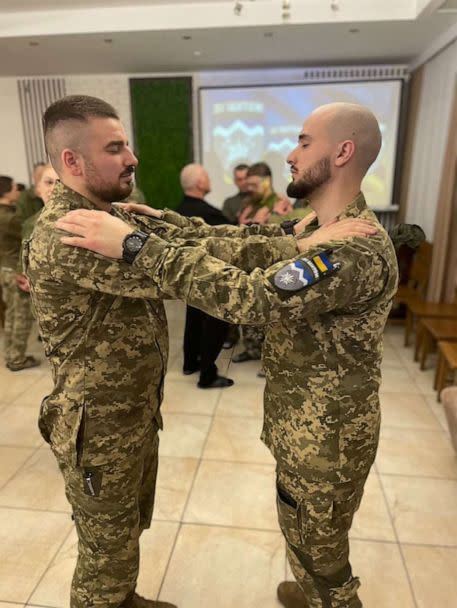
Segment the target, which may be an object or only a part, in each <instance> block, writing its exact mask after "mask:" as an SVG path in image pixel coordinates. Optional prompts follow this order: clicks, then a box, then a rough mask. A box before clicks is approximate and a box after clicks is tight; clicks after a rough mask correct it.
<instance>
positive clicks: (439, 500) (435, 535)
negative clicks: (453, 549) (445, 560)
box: [381, 475, 457, 546]
mask: <svg viewBox="0 0 457 608" xmlns="http://www.w3.org/2000/svg"><path fill="white" fill-rule="evenodd" d="M381 482H382V484H383V486H384V489H385V491H386V495H387V501H388V505H389V510H390V513H391V515H392V519H393V522H394V526H395V528H396V531H397V534H398V538H399V540H400V542H404V543H418V544H425V545H443V546H457V517H456V505H457V481H448V480H444V479H426V478H423V477H422V478H421V477H400V476H399V477H395V476H386V475H381Z"/></svg>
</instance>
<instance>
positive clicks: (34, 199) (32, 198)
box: [17, 162, 46, 225]
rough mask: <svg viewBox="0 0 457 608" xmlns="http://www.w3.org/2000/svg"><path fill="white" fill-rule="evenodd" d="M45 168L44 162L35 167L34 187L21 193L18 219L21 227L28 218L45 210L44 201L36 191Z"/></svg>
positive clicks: (33, 175) (18, 204)
mask: <svg viewBox="0 0 457 608" xmlns="http://www.w3.org/2000/svg"><path fill="white" fill-rule="evenodd" d="M44 167H46V163H43V162H39V163H36V164H35V165H34V166H33V174H32V180H33V185H32V186H30V188H28V190H24V191H23V192H21V196H20V198H19V201H18V203H17V217H18V220H19V222H20V223H21V225H22V224H23V223H24V222H25V220H26V219H27V218H29V217H31V216H32V215H35V213H36V212H37V211H39V210H40V209H42V208H43V201H42V199H41V197H40V196H39V195H38V193H37V191H36V185H37V183H38V182H39V181H40V178H41V174H42V173H43V169H44Z"/></svg>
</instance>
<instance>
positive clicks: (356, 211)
mask: <svg viewBox="0 0 457 608" xmlns="http://www.w3.org/2000/svg"><path fill="white" fill-rule="evenodd" d="M366 209H368V205H367V202H366V200H365V196H364V195H363V192H359V194H358V195H357V196H356V197H355V199H354V200H353V201H352V202H351V203H349V205H348V206H347V207H346V209H344V210H343V211H342V212H341V213H340V214H339V215H338V217H337V218H336V219H338V220H343V219H345V218H347V217H358V216H359V215H360V214H361V213H362V212H363V211H365V210H366Z"/></svg>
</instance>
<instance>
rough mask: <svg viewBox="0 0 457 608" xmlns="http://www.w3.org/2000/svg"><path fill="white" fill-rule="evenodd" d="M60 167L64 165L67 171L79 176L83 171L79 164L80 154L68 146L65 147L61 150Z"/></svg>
mask: <svg viewBox="0 0 457 608" xmlns="http://www.w3.org/2000/svg"><path fill="white" fill-rule="evenodd" d="M61 160H62V167H64V168H65V169H66V170H67V171H69V172H70V174H71V175H73V176H74V177H80V176H81V175H82V173H83V168H82V165H81V156H80V155H79V154H78V153H77V152H74V150H71V149H70V148H65V150H63V151H62V156H61Z"/></svg>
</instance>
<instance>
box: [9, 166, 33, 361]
mask: <svg viewBox="0 0 457 608" xmlns="http://www.w3.org/2000/svg"><path fill="white" fill-rule="evenodd" d="M18 199H19V192H18V190H17V188H16V184H15V182H14V180H13V179H12V178H11V177H8V176H6V175H2V176H0V283H1V287H2V298H3V301H4V303H5V345H4V351H5V364H6V367H7V368H8V369H9V370H10V371H12V372H17V371H20V370H23V369H28V368H31V367H36V366H37V365H39V364H40V362H39V361H38V359H35V357H32V356H31V355H27V354H26V349H27V342H28V338H29V335H30V330H31V328H32V323H33V317H32V315H31V312H30V302H29V295H28V293H27V291H28V282H27V279H25V277H23V275H18V273H17V268H18V263H19V256H20V251H21V225H20V222H19V219H18V217H17V214H16V203H17V201H18ZM24 302H25V303H26V305H24ZM24 311H25V312H24Z"/></svg>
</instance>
